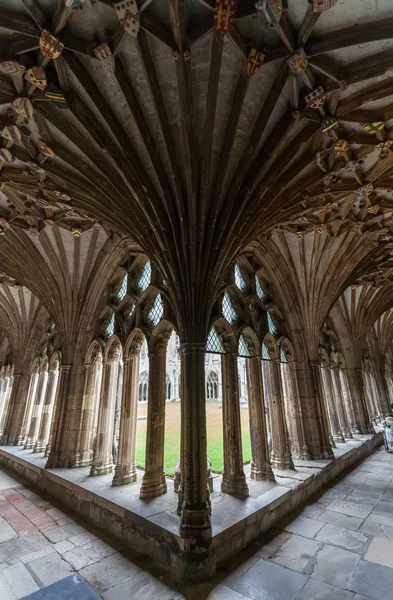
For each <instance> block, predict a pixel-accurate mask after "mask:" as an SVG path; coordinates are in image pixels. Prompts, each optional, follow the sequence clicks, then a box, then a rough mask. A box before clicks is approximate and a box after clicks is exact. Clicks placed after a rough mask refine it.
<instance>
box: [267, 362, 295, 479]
mask: <svg viewBox="0 0 393 600" xmlns="http://www.w3.org/2000/svg"><path fill="white" fill-rule="evenodd" d="M266 367H267V374H268V397H269V410H270V420H271V428H272V453H271V457H270V459H271V463H272V467H273V468H274V469H280V470H286V469H294V466H293V462H292V456H291V451H290V446H289V437H288V430H287V425H286V421H285V414H284V400H283V397H282V388H281V374H280V365H279V361H278V359H276V358H272V359H271V360H270V361H268V362H267V364H266Z"/></svg>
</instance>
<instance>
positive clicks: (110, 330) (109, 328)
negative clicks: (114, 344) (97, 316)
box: [105, 313, 115, 337]
mask: <svg viewBox="0 0 393 600" xmlns="http://www.w3.org/2000/svg"><path fill="white" fill-rule="evenodd" d="M114 332H115V313H112V315H111V318H110V320H109V321H108V324H107V326H106V329H105V333H106V335H107V336H108V337H111V335H113V334H114Z"/></svg>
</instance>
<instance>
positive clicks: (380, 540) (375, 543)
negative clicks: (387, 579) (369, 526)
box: [364, 536, 393, 569]
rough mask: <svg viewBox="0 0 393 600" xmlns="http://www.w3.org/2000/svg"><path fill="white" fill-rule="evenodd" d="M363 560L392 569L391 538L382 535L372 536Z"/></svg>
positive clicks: (392, 544)
mask: <svg viewBox="0 0 393 600" xmlns="http://www.w3.org/2000/svg"><path fill="white" fill-rule="evenodd" d="M364 560H369V561H371V562H374V563H377V564H379V565H383V566H384V567H389V568H390V569H393V540H392V539H389V538H388V537H382V536H376V537H374V538H373V540H372V542H371V544H370V547H369V548H368V550H367V552H366V554H365V556H364Z"/></svg>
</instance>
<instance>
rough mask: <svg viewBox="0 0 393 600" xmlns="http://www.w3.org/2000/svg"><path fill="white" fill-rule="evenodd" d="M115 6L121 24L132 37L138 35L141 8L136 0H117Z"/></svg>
mask: <svg viewBox="0 0 393 600" xmlns="http://www.w3.org/2000/svg"><path fill="white" fill-rule="evenodd" d="M114 8H115V11H116V14H117V18H118V19H119V22H120V25H122V26H123V29H124V31H125V32H126V33H128V35H130V36H131V37H137V36H138V31H139V26H140V23H139V9H138V6H137V4H136V0H124V1H123V2H116V4H114Z"/></svg>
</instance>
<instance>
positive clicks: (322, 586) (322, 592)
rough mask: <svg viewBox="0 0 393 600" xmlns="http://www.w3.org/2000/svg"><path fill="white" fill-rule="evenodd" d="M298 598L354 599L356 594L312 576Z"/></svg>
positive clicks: (313, 599) (298, 599) (321, 599)
mask: <svg viewBox="0 0 393 600" xmlns="http://www.w3.org/2000/svg"><path fill="white" fill-rule="evenodd" d="M296 600H354V594H353V593H352V592H345V591H344V590H340V589H338V588H334V587H332V586H331V585H328V584H327V583H323V582H322V581H317V580H316V579H312V578H311V577H310V579H309V580H308V581H307V583H306V585H305V586H304V588H303V589H302V591H301V592H300V594H299V596H298V597H297V599H296Z"/></svg>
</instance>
